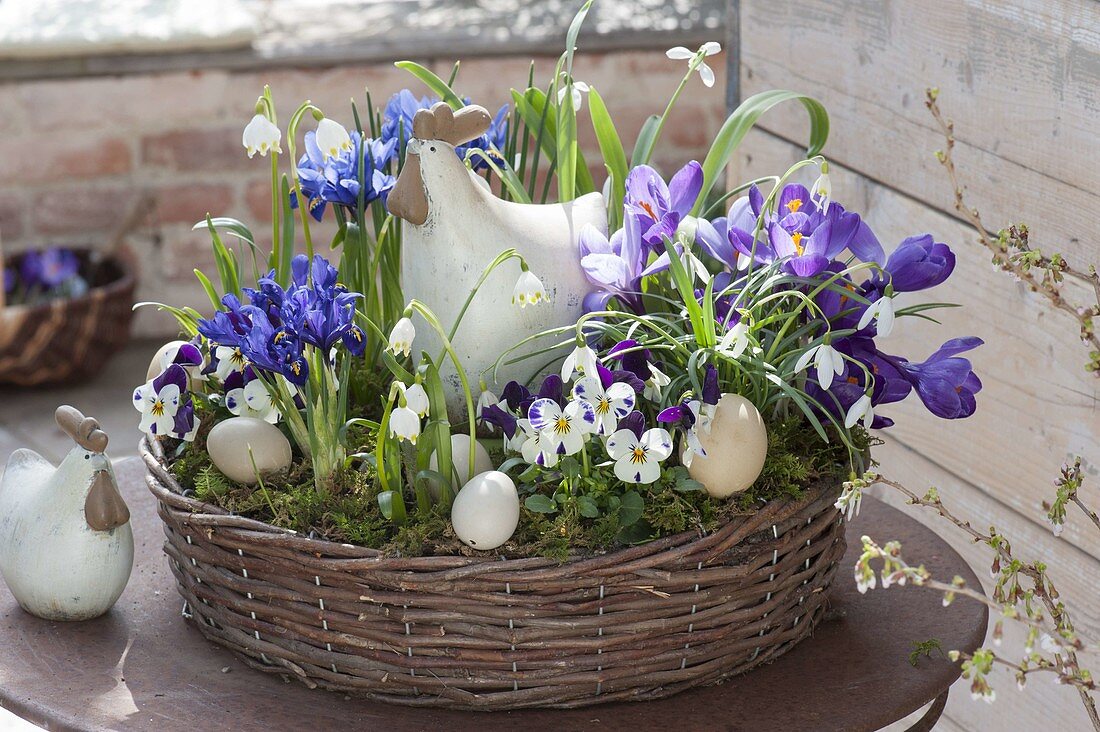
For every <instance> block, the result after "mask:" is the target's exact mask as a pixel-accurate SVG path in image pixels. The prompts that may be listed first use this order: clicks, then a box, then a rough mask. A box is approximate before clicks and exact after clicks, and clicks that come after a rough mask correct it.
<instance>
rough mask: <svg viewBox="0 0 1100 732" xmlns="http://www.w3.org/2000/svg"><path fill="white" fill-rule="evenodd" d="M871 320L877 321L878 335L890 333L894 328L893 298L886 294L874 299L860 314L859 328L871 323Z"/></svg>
mask: <svg viewBox="0 0 1100 732" xmlns="http://www.w3.org/2000/svg"><path fill="white" fill-rule="evenodd" d="M872 320H877V321H878V334H879V335H880V336H888V335H890V331H892V330H893V329H894V298H893V297H891V296H888V295H883V296H882V297H880V298H879V299H878V300H875V301H874V302H873V303H871V305H870V306H869V307H868V308H867V309H866V310H864V311H863V315H862V316H860V319H859V325H858V326H857V327H858V328H859V329H860V330H863V329H864V328H866V327H867V326H868V325H870V324H871V321H872Z"/></svg>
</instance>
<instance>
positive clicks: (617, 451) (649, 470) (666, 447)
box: [607, 427, 672, 483]
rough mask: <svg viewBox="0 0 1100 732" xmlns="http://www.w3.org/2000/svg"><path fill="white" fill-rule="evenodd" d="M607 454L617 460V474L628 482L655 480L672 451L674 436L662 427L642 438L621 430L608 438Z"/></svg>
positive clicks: (630, 431)
mask: <svg viewBox="0 0 1100 732" xmlns="http://www.w3.org/2000/svg"><path fill="white" fill-rule="evenodd" d="M607 454H608V455H610V456H611V459H612V460H614V461H615V477H617V478H618V479H619V480H621V481H623V482H624V483H652V482H654V481H656V480H657V479H658V478H660V477H661V461H662V460H664V459H665V458H667V457H668V456H669V455H671V454H672V435H670V434H669V433H668V430H664V429H661V428H660V427H658V428H655V429H651V430H646V431H645V432H643V433H642V435H641V437H639V436H638V435H637V434H636V433H635V432H634V431H633V430H629V429H626V430H619V431H618V432H616V433H615V434H613V435H611V437H609V438H608V440H607Z"/></svg>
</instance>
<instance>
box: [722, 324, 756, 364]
mask: <svg viewBox="0 0 1100 732" xmlns="http://www.w3.org/2000/svg"><path fill="white" fill-rule="evenodd" d="M748 346H749V325H748V323H746V322H745V321H743V320H742V321H739V322H738V323H737V324H736V325H734V326H733V327H732V328H730V329H729V330H727V331H726V334H725V335H724V336H722V340H720V341H718V348H717V350H718V353H720V354H722V355H723V356H728V357H729V358H732V359H733V360H735V361H736V360H737V359H739V358H741V354H742V353H744V352H745V349H746V348H748Z"/></svg>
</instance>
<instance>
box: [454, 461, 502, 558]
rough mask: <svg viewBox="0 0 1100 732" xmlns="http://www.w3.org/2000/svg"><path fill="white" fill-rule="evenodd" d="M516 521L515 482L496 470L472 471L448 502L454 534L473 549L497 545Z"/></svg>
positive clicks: (492, 547)
mask: <svg viewBox="0 0 1100 732" xmlns="http://www.w3.org/2000/svg"><path fill="white" fill-rule="evenodd" d="M518 525H519V494H518V493H517V492H516V484H515V483H513V482H512V479H511V478H509V477H508V476H507V475H505V474H504V473H502V472H500V471H499V470H490V471H489V472H487V473H481V474H479V475H475V476H474V477H473V479H472V480H470V482H469V483H467V484H466V485H464V486H463V487H462V490H460V491H459V492H458V495H457V496H455V501H454V503H453V504H452V505H451V526H453V527H454V530H455V535H456V536H457V537H458V538H459V539H461V540H462V543H463V544H466V545H467V546H469V547H472V548H474V549H480V550H482V551H485V550H488V549H496V548H497V547H498V546H500V545H501V544H503V543H504V542H506V541H508V539H510V538H511V537H512V534H513V533H515V531H516V526H518Z"/></svg>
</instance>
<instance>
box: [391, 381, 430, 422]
mask: <svg viewBox="0 0 1100 732" xmlns="http://www.w3.org/2000/svg"><path fill="white" fill-rule="evenodd" d="M398 385H399V387H400V389H401V393H402V394H403V395H404V397H405V406H407V407H408V408H409V409H411V410H413V411H414V412H416V414H417V416H419V417H427V416H428V409H429V406H428V392H427V391H425V390H424V385H423V384H413V385H412V386H405V385H404V384H402V383H401V382H398Z"/></svg>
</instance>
